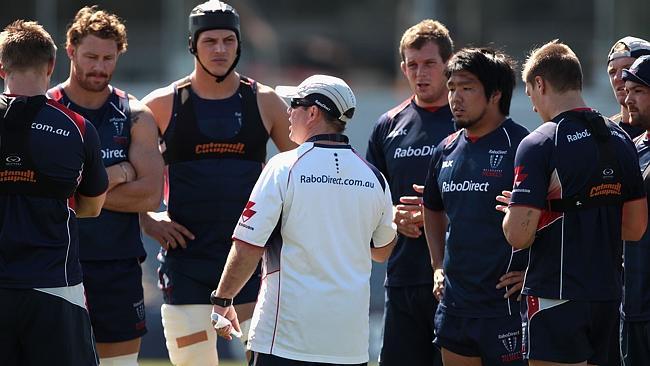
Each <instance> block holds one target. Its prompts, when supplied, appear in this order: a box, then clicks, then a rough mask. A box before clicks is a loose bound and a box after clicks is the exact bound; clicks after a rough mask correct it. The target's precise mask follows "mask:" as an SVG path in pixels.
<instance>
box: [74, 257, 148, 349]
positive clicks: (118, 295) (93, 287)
mask: <svg viewBox="0 0 650 366" xmlns="http://www.w3.org/2000/svg"><path fill="white" fill-rule="evenodd" d="M81 270H82V271H83V283H84V287H85V289H86V301H87V303H88V312H89V313H90V322H91V323H92V325H93V332H94V333H95V339H96V340H97V342H98V343H112V342H124V341H129V340H132V339H136V338H140V337H142V336H143V335H144V334H145V333H147V325H146V320H145V311H144V295H143V289H142V268H141V267H140V261H139V260H138V259H137V258H131V259H120V260H108V261H83V262H81Z"/></svg>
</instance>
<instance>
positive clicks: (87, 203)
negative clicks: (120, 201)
mask: <svg viewBox="0 0 650 366" xmlns="http://www.w3.org/2000/svg"><path fill="white" fill-rule="evenodd" d="M74 197H75V214H76V216H77V217H78V218H82V217H97V216H99V213H100V212H101V210H102V205H103V204H104V200H105V199H106V192H104V193H102V194H100V195H99V196H95V197H90V196H84V195H82V194H79V193H75V196H74Z"/></svg>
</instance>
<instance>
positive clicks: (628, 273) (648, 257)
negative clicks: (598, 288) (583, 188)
mask: <svg viewBox="0 0 650 366" xmlns="http://www.w3.org/2000/svg"><path fill="white" fill-rule="evenodd" d="M635 145H636V150H637V152H638V153H639V166H640V168H641V169H640V171H641V172H643V171H645V170H646V169H647V168H648V165H650V141H649V140H648V135H647V133H644V134H643V135H641V136H640V137H639V138H637V139H635ZM648 193H649V192H647V191H646V194H648ZM623 250H624V253H623V258H624V261H625V266H624V268H625V270H624V271H625V276H623V278H624V280H625V282H624V286H623V310H622V315H623V319H625V320H626V321H646V320H650V272H649V268H650V267H649V266H648V264H649V263H650V230H646V232H645V234H643V237H642V238H641V240H639V241H633V242H632V241H631V242H625V247H624V249H623Z"/></svg>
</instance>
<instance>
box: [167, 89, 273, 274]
mask: <svg viewBox="0 0 650 366" xmlns="http://www.w3.org/2000/svg"><path fill="white" fill-rule="evenodd" d="M256 85H257V84H256V83H255V82H254V81H253V80H251V79H248V78H244V77H242V80H241V82H240V87H239V90H238V92H236V93H234V94H233V95H232V96H230V97H228V98H224V99H204V98H201V97H200V96H198V95H197V94H196V93H194V91H193V90H192V88H191V86H190V84H189V83H185V84H181V85H178V86H177V88H176V93H175V99H174V113H173V115H172V118H171V120H170V124H169V127H168V128H167V130H166V131H165V134H164V136H163V138H164V141H165V144H166V146H167V151H166V153H165V154H164V156H165V161H166V163H167V164H168V169H169V170H168V176H167V179H168V182H167V183H168V189H169V191H168V199H167V202H168V209H167V211H168V213H169V216H170V218H171V219H172V220H174V221H177V222H178V223H180V224H182V225H184V226H185V227H187V228H188V230H190V231H191V232H192V233H193V234H194V236H195V239H194V240H189V241H188V244H187V248H185V249H182V248H178V249H169V250H161V255H160V256H159V257H158V258H159V260H161V261H164V262H165V263H167V264H168V265H172V266H174V268H175V269H176V270H179V271H180V272H183V273H184V274H189V273H194V274H201V273H202V274H208V273H212V272H213V271H218V272H219V273H220V272H221V269H219V268H218V266H215V264H214V261H215V260H217V261H218V262H219V263H225V260H226V257H227V256H228V253H229V251H230V247H231V245H232V232H233V230H234V228H235V226H236V225H237V221H238V220H239V217H240V216H241V212H242V210H243V209H244V208H245V206H246V203H247V202H248V198H249V196H250V194H251V191H252V190H253V186H254V185H255V182H256V181H257V178H258V177H259V175H260V173H261V172H262V168H263V166H264V161H265V157H266V144H267V141H268V139H269V134H268V132H267V130H266V128H265V127H264V123H263V121H262V119H261V116H260V114H259V108H258V105H257V99H256V93H257V89H256V88H257V86H256ZM184 93H187V94H185V95H186V96H187V98H188V99H187V100H186V101H185V102H183V95H184ZM184 103H185V104H184Z"/></svg>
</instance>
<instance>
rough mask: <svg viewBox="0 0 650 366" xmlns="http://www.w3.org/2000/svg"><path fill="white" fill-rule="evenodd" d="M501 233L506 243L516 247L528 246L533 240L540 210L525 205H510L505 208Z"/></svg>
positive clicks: (540, 213) (523, 247)
mask: <svg viewBox="0 0 650 366" xmlns="http://www.w3.org/2000/svg"><path fill="white" fill-rule="evenodd" d="M505 213H506V216H505V217H504V218H503V233H504V234H505V236H506V239H507V240H508V243H510V245H512V246H513V247H514V248H516V249H525V248H528V247H530V246H531V245H532V244H533V241H534V240H535V233H536V232H537V224H538V223H539V218H540V216H541V215H542V211H541V210H539V209H537V208H533V207H526V206H510V207H508V208H507V209H505Z"/></svg>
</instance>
